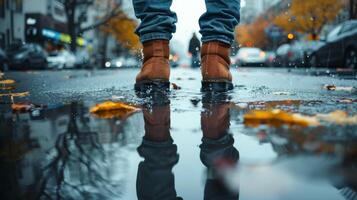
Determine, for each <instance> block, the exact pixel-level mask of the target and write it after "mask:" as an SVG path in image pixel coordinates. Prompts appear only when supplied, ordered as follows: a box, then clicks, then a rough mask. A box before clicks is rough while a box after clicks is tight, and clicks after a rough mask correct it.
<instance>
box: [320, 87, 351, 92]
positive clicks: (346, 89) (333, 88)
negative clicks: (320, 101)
mask: <svg viewBox="0 0 357 200" xmlns="http://www.w3.org/2000/svg"><path fill="white" fill-rule="evenodd" d="M323 88H324V89H326V90H329V91H345V92H355V91H356V88H355V87H353V86H348V87H346V86H336V85H324V87H323Z"/></svg>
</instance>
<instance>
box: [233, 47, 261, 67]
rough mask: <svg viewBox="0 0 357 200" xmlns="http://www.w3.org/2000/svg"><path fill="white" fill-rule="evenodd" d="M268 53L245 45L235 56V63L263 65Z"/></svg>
mask: <svg viewBox="0 0 357 200" xmlns="http://www.w3.org/2000/svg"><path fill="white" fill-rule="evenodd" d="M265 56H266V53H265V52H264V51H262V50H261V49H259V48H250V47H243V48H240V49H239V50H238V53H237V55H236V56H235V57H234V58H233V64H236V65H238V66H263V65H264V64H265Z"/></svg>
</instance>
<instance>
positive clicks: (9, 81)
mask: <svg viewBox="0 0 357 200" xmlns="http://www.w3.org/2000/svg"><path fill="white" fill-rule="evenodd" d="M14 83H15V81H14V80H11V79H6V80H0V84H4V85H10V84H14Z"/></svg>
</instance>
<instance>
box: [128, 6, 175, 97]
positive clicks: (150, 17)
mask: <svg viewBox="0 0 357 200" xmlns="http://www.w3.org/2000/svg"><path fill="white" fill-rule="evenodd" d="M171 4H172V0H133V5H134V10H135V16H136V17H137V18H138V19H140V20H141V23H140V25H139V27H138V28H137V29H136V32H135V33H136V34H137V35H138V36H139V37H140V41H141V42H142V44H143V48H144V49H143V53H144V59H143V66H142V70H141V72H140V73H139V74H138V76H137V77H136V84H135V89H136V90H138V91H143V92H145V91H147V90H149V89H151V88H153V87H154V89H155V87H156V88H158V89H165V90H166V89H168V88H169V85H170V84H169V76H170V67H169V60H168V59H169V53H170V50H169V40H170V39H171V38H172V34H173V33H174V32H175V31H176V27H175V23H176V22H177V17H176V14H175V13H174V12H172V11H171V10H170V6H171Z"/></svg>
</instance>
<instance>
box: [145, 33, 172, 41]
mask: <svg viewBox="0 0 357 200" xmlns="http://www.w3.org/2000/svg"><path fill="white" fill-rule="evenodd" d="M171 38H172V34H171V33H146V34H143V35H141V36H140V41H141V43H144V42H148V41H150V40H171Z"/></svg>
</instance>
